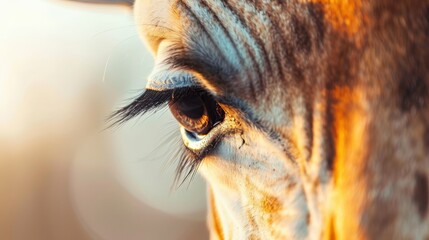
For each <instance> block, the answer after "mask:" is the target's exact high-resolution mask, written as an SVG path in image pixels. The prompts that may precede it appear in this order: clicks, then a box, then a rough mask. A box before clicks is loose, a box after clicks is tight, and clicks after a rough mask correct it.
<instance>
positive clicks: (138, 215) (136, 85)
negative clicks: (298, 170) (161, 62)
mask: <svg viewBox="0 0 429 240" xmlns="http://www.w3.org/2000/svg"><path fill="white" fill-rule="evenodd" d="M152 66H153V62H152V57H151V56H150V54H149V53H148V52H147V51H146V49H145V47H144V46H143V44H142V43H141V41H140V39H139V37H138V34H137V28H136V25H135V24H134V23H133V17H132V11H131V9H130V8H129V7H126V6H122V5H117V6H102V5H91V4H89V5H88V4H82V3H72V2H64V1H60V0H0V239H5V240H15V239H17V240H21V239H22V240H27V239H30V240H33V239H35V240H39V239H41V240H50V239H55V240H57V239H58V240H62V239H66V240H68V239H73V240H76V239H102V240H104V239H106V240H133V239H187V240H188V239H207V238H208V237H207V230H206V223H205V211H206V210H205V209H206V199H205V191H206V190H205V184H204V182H203V181H202V180H201V179H200V178H199V177H198V176H197V177H196V178H194V179H193V180H192V182H190V183H187V182H186V183H185V184H184V185H182V186H181V187H180V188H178V189H171V186H172V184H173V178H174V171H175V165H176V163H177V161H175V160H176V159H174V155H173V154H172V152H173V151H172V150H174V149H175V148H176V147H177V145H178V144H180V137H179V135H178V127H177V124H176V122H175V121H174V120H173V118H172V117H171V115H170V114H169V112H168V111H167V110H163V111H159V112H157V113H155V114H152V115H151V116H148V117H142V118H140V119H135V120H133V121H130V122H129V123H127V124H124V125H122V126H120V127H115V128H111V129H108V130H104V128H105V127H106V123H105V119H106V117H107V116H108V115H109V114H110V113H111V112H112V111H113V110H115V109H117V108H118V107H120V106H123V105H124V104H126V103H127V102H129V100H130V99H131V98H132V97H134V96H136V95H137V94H139V93H141V91H142V90H143V89H144V86H145V84H146V77H147V75H148V74H149V72H150V70H151V68H152Z"/></svg>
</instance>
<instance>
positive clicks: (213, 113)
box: [168, 87, 225, 136]
mask: <svg viewBox="0 0 429 240" xmlns="http://www.w3.org/2000/svg"><path fill="white" fill-rule="evenodd" d="M190 96H191V97H192V96H195V97H198V98H199V100H201V103H202V104H203V105H202V107H203V108H204V114H206V115H202V117H205V118H207V121H208V122H207V125H206V126H205V127H204V129H202V130H201V131H198V132H197V131H192V130H191V127H189V126H186V125H185V124H184V123H183V122H181V120H183V119H179V118H178V116H177V112H176V111H178V109H177V106H176V108H174V107H175V104H176V103H177V102H179V101H180V100H181V99H184V98H188V97H190ZM168 106H169V108H170V111H171V112H172V114H173V116H174V117H175V118H176V120H177V121H178V122H179V124H180V125H181V126H183V127H184V128H185V129H186V130H187V131H189V132H190V133H192V134H196V135H197V136H204V135H206V134H208V133H209V132H210V131H211V130H212V129H213V128H214V127H215V126H216V125H218V124H219V123H221V122H222V121H223V120H224V119H225V111H224V110H223V109H222V107H221V106H220V104H219V102H218V101H217V100H216V98H215V97H214V96H213V95H211V94H210V93H209V92H207V91H206V90H204V89H201V88H197V87H192V88H189V87H188V88H178V89H175V90H173V92H172V95H171V99H170V100H169V102H168ZM182 115H184V114H182ZM200 119H202V118H200ZM187 120H195V119H194V118H192V117H188V119H187ZM197 120H198V119H197ZM194 130H195V129H194Z"/></svg>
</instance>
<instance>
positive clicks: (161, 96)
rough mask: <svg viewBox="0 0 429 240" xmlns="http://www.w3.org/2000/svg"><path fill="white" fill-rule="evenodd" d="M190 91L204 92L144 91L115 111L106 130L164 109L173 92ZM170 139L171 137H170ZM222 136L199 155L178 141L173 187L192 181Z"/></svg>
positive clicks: (174, 156)
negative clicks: (188, 180) (139, 116)
mask: <svg viewBox="0 0 429 240" xmlns="http://www.w3.org/2000/svg"><path fill="white" fill-rule="evenodd" d="M190 90H194V91H195V90H196V91H204V90H202V89H201V88H183V89H175V90H166V91H162V92H160V91H153V90H146V91H145V92H144V93H143V94H141V95H140V96H138V97H137V98H135V99H134V100H133V101H132V102H131V103H130V104H128V105H126V106H125V107H123V108H121V109H119V110H117V111H115V112H114V113H113V114H112V115H111V116H110V117H109V118H108V119H107V121H108V123H110V124H109V125H108V128H110V127H113V126H116V125H120V124H123V123H125V122H126V121H128V120H130V119H132V118H134V117H136V116H138V115H142V114H146V113H148V112H149V111H156V110H158V109H161V108H164V107H166V105H167V103H168V102H169V101H171V100H172V96H173V91H175V94H180V95H181V94H187V92H188V91H190ZM170 137H173V135H171V136H170ZM221 137H222V136H218V137H217V138H216V139H215V140H214V141H213V142H212V143H211V144H210V145H209V146H208V147H207V148H206V149H204V150H203V151H201V152H199V153H194V152H192V151H191V150H189V149H188V148H186V147H185V145H184V144H183V142H182V141H181V140H180V142H181V144H180V146H179V147H178V148H177V149H176V150H175V151H174V150H173V151H174V152H173V155H172V159H171V160H170V161H173V160H174V159H176V158H178V161H179V162H178V165H177V168H176V173H175V177H174V183H173V186H174V187H175V188H179V187H180V186H181V185H182V184H183V183H184V182H185V181H186V180H187V179H189V178H190V182H191V181H192V179H193V177H194V176H195V173H196V172H197V170H198V167H199V166H200V164H201V163H202V160H203V159H204V158H205V157H206V156H207V155H209V154H211V153H212V151H213V150H214V149H215V148H216V146H217V144H218V143H219V141H220V139H221Z"/></svg>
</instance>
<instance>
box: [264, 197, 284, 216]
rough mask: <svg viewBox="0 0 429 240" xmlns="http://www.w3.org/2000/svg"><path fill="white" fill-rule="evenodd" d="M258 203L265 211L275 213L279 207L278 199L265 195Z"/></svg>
mask: <svg viewBox="0 0 429 240" xmlns="http://www.w3.org/2000/svg"><path fill="white" fill-rule="evenodd" d="M260 204H261V205H260V206H261V209H262V210H263V211H264V212H266V213H276V212H278V211H279V210H280V208H281V203H280V201H279V200H278V199H277V198H275V197H272V196H265V197H264V198H263V199H262V201H261V202H260Z"/></svg>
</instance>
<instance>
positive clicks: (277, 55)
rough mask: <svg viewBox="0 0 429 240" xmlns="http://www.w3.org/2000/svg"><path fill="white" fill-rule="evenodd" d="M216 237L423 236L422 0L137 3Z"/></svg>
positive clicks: (155, 85) (428, 135) (154, 78)
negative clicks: (205, 192) (201, 181)
mask: <svg viewBox="0 0 429 240" xmlns="http://www.w3.org/2000/svg"><path fill="white" fill-rule="evenodd" d="M134 9H135V19H136V23H137V25H138V26H139V31H140V34H141V36H142V38H143V39H144V41H145V42H146V44H147V46H148V48H149V49H151V51H152V53H153V55H154V57H155V62H156V66H155V68H154V70H153V72H152V74H151V75H150V77H149V82H148V85H147V92H146V93H144V94H143V95H142V96H140V97H139V99H137V100H136V101H135V102H134V103H133V104H132V105H130V106H129V107H126V108H124V109H123V110H122V111H120V112H119V114H120V115H121V116H122V117H123V119H124V120H126V119H127V118H130V117H133V116H135V115H137V114H139V113H141V112H140V111H139V110H143V111H146V110H148V109H150V108H153V107H157V106H159V105H161V104H162V103H163V102H165V101H169V106H170V109H171V111H172V113H173V115H175V117H176V118H177V120H178V122H179V123H180V128H181V134H182V139H183V144H184V151H185V155H186V157H185V158H184V161H185V162H183V163H182V164H181V165H180V166H181V169H182V170H189V169H191V170H192V169H193V168H194V167H198V171H199V172H200V173H201V174H202V175H203V176H204V177H205V178H206V179H207V181H208V184H209V195H210V198H209V199H210V210H209V227H210V230H211V237H212V239H321V238H324V239H351V238H353V239H354V238H356V239H423V238H425V237H427V236H429V228H428V226H429V225H428V224H429V222H428V220H427V218H428V213H427V211H428V197H429V196H428V174H429V157H428V154H427V153H428V151H429V150H428V149H429V126H428V125H429V124H428V122H429V106H428V100H429V99H428V84H429V48H428V47H427V44H428V42H429V3H428V2H427V1H402V0H401V1H393V0H380V1H363V0H355V1H327V0H287V1H278V0H276V1H266V0H252V1H242V0H157V1H155V0H153V1H151V0H137V1H136V3H135V4H134Z"/></svg>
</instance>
